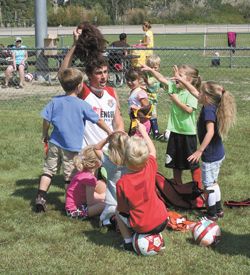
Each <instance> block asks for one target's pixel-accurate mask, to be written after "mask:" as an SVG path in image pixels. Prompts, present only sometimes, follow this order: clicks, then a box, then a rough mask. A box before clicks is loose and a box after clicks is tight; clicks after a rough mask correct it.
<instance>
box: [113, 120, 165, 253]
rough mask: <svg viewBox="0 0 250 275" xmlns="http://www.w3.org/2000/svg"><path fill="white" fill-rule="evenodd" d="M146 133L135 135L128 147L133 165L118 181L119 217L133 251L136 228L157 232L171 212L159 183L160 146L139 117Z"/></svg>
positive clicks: (128, 164)
mask: <svg viewBox="0 0 250 275" xmlns="http://www.w3.org/2000/svg"><path fill="white" fill-rule="evenodd" d="M137 123H138V125H137V130H138V131H139V132H140V133H141V135H142V137H138V136H133V137H131V138H130V139H129V140H128V141H127V145H126V147H125V165H126V167H127V168H128V169H129V171H128V173H127V174H125V175H123V176H122V177H121V179H120V180H119V181H118V182H117V185H116V193H117V211H116V219H117V223H118V227H119V229H120V231H121V235H122V237H123V239H124V243H123V247H124V249H125V250H129V251H133V246H132V235H133V232H137V233H142V234H145V233H147V234H157V233H160V232H161V231H163V230H164V229H165V227H166V225H167V220H168V212H167V209H166V206H165V204H164V203H163V201H162V200H160V198H159V197H158V195H157V193H156V190H155V189H156V187H155V178H156V172H157V162H156V150H155V147H154V144H153V142H152V141H151V139H150V137H149V136H148V134H147V131H146V128H145V126H144V125H143V124H141V123H139V121H137Z"/></svg>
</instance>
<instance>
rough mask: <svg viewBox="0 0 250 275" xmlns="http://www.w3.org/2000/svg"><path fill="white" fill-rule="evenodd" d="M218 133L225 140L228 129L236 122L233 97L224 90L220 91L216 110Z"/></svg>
mask: <svg viewBox="0 0 250 275" xmlns="http://www.w3.org/2000/svg"><path fill="white" fill-rule="evenodd" d="M217 121H218V131H219V134H220V136H221V137H222V138H226V137H227V134H228V132H229V129H230V128H231V127H232V126H234V124H235V122H236V104H235V100H234V97H233V95H232V94H231V93H229V92H228V91H225V90H224V88H222V89H221V100H220V102H219V104H218V109H217Z"/></svg>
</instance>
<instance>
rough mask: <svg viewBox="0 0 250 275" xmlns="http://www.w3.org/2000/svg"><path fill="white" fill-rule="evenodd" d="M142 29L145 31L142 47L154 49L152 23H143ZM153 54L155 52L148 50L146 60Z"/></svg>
mask: <svg viewBox="0 0 250 275" xmlns="http://www.w3.org/2000/svg"><path fill="white" fill-rule="evenodd" d="M142 29H143V31H144V37H143V41H142V43H141V45H142V46H145V47H146V48H153V47H154V34H153V32H152V30H151V23H150V22H149V21H145V22H144V23H143V26H142ZM152 54H153V50H147V51H146V53H145V55H146V58H147V57H149V56H150V55H152Z"/></svg>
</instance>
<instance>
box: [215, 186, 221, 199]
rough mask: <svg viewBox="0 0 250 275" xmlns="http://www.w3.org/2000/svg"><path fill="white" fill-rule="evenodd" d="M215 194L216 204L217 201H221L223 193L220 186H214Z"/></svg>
mask: <svg viewBox="0 0 250 275" xmlns="http://www.w3.org/2000/svg"><path fill="white" fill-rule="evenodd" d="M214 192H215V197H216V202H217V201H221V192H220V186H219V184H216V185H215V186H214Z"/></svg>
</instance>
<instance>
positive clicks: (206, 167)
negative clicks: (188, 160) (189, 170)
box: [201, 157, 225, 187]
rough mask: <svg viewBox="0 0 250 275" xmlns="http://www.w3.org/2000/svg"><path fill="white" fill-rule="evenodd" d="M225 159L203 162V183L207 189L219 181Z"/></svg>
mask: <svg viewBox="0 0 250 275" xmlns="http://www.w3.org/2000/svg"><path fill="white" fill-rule="evenodd" d="M224 158H225V157H223V158H222V159H221V160H218V161H214V162H204V161H203V162H202V166H201V170H202V182H203V185H204V186H205V187H209V186H212V185H213V184H215V183H216V182H217V180H218V176H219V172H220V167H221V164H222V162H223V160H224Z"/></svg>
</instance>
